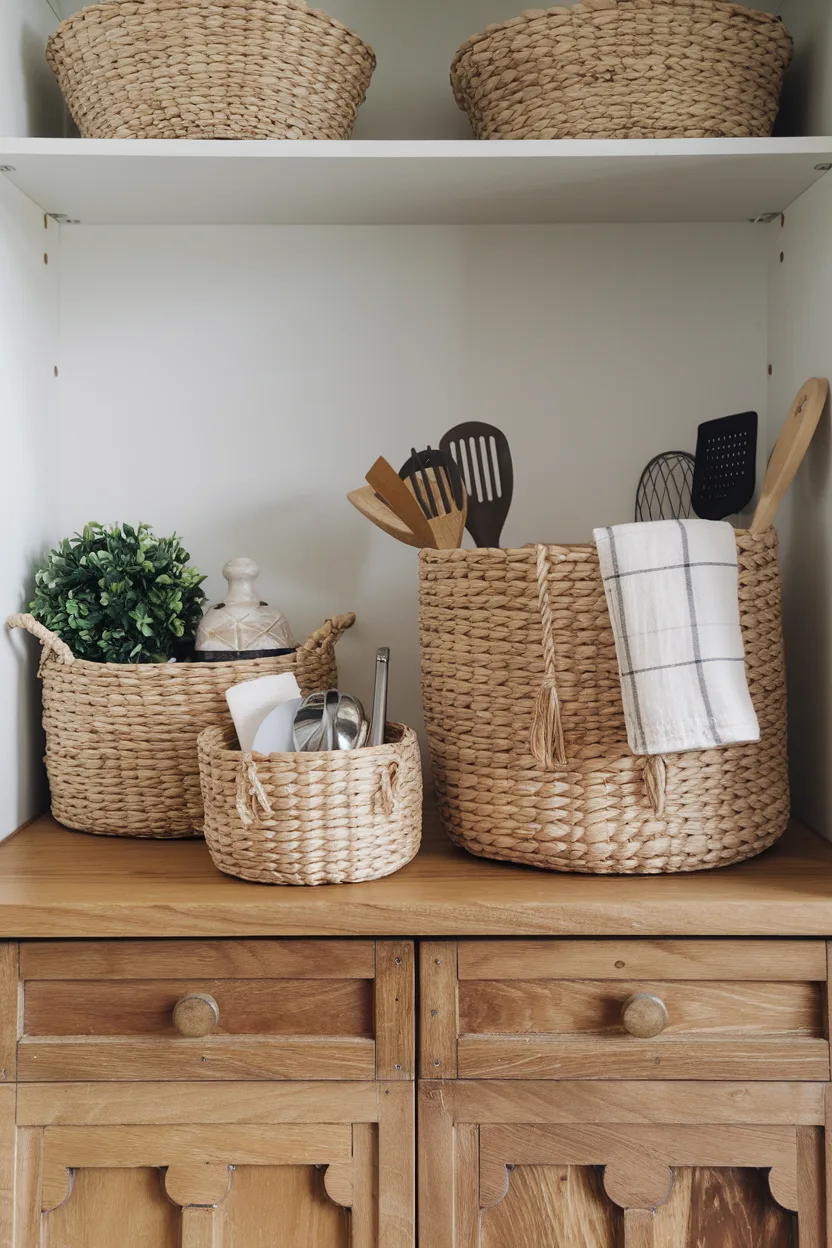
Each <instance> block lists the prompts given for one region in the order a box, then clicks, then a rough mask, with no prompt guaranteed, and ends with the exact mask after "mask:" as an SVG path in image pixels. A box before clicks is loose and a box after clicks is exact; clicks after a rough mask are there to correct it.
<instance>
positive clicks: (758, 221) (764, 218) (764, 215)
mask: <svg viewBox="0 0 832 1248" xmlns="http://www.w3.org/2000/svg"><path fill="white" fill-rule="evenodd" d="M781 215H782V214H781V213H779V212H761V213H760V215H759V217H749V218H748V219H749V221H750V222H751V224H752V225H771V223H772V221H777V220H778V218H779V217H780V216H781Z"/></svg>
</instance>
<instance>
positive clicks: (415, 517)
mask: <svg viewBox="0 0 832 1248" xmlns="http://www.w3.org/2000/svg"><path fill="white" fill-rule="evenodd" d="M366 479H367V484H368V485H371V486H372V487H373V489H374V490H375V492H376V494H378V495H379V497H380V498H381V500H382V502H384V503H386V504H387V506H388V507H389V508H390V510H391V511H392V512H394V513H395V515H396V516H398V518H399V520H401V522H402V523H403V524H405V525H406V526H407V528H408V529H409V530H410V532H411V533H412V534H413V536H414V537H415V538H416V540H417V541H418V543H419V545H420V546H421V547H425V546H427V547H430V548H431V549H432V550H437V549H438V543H437V540H436V537H435V536H434V533H433V530H432V528H431V526H430V525H429V524H428V522H427V518H426V516H425V514H424V512H423V511H422V508H421V507H420V506H419V504H418V503H417V501H416V499H415V498H414V497H413V494H411V492H410V490H409V489H408V488H407V486H406V485H405V483H404V481H402V479H401V477H400V476H399V474H398V473H397V472H396V470H395V469H394V468H392V467H391V465H390V464H389V463H388V462H387V460H386V459H384V458H379V459H377V460H376V462H375V463H374V464H373V466H372V468H371V469H370V471H369V472H368V473H367V478H366Z"/></svg>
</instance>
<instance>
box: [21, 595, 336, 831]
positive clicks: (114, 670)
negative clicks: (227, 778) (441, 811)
mask: <svg viewBox="0 0 832 1248" xmlns="http://www.w3.org/2000/svg"><path fill="white" fill-rule="evenodd" d="M7 623H8V625H9V627H10V628H25V629H26V630H27V631H28V632H30V633H32V634H33V635H34V636H35V637H37V638H38V640H39V641H40V642H41V643H42V645H43V657H42V659H41V664H40V676H41V680H42V681H43V726H44V730H45V732H46V770H47V772H48V775H49V789H50V792H51V797H52V814H53V815H54V816H55V818H56V819H57V820H58V822H59V823H63V824H66V826H67V827H69V828H75V829H77V830H78V831H81V832H97V833H99V834H100V835H102V836H149V837H157V838H166V839H167V838H172V837H182V836H198V835H199V834H200V833H201V831H202V796H201V794H200V789H199V762H198V759H197V749H196V742H197V737H198V736H199V733H200V732H201V731H202V729H203V728H205V727H207V726H208V725H210V724H216V725H222V726H223V727H227V726H228V725H229V724H230V722H231V716H230V713H229V710H228V703H227V702H226V700H225V691H226V689H228V688H229V687H230V686H231V685H235V684H237V683H238V682H240V681H243V680H254V679H256V677H258V676H272V675H275V674H277V673H279V672H294V674H295V676H296V678H297V681H298V684H299V685H300V687H301V691H302V692H303V693H304V694H307V693H314V692H315V691H316V690H319V689H330V688H333V687H334V686H336V685H337V683H338V671H337V668H336V666H335V652H334V651H335V643H336V642H337V640H338V638H339V637H340V636H341V634H342V633H343V632H344V631H345V630H346V629H348V628H350V627H352V625H353V624H354V623H355V616H354V615H352V614H349V615H341V616H336V617H335V618H334V619H332V620H327V622H326V624H324V625H323V626H322V627H321V628H319V629H317V630H316V632H314V633H313V634H312V636H311V637H309V638H308V639H307V640H306V641H305V642H304V643H303V645H302V646H299V647H298V649H297V650H296V651H294V653H292V654H285V655H278V656H276V657H275V658H268V659H246V660H243V661H241V662H238V663H90V662H88V661H87V660H86V659H78V658H76V657H75V655H74V654H73V653H72V651H71V650H70V648H69V646H68V645H67V644H66V642H64V641H61V639H60V637H57V636H56V635H55V634H54V633H52V632H50V631H49V629H48V628H44V626H43V625H42V624H39V623H38V622H37V620H35V619H34V617H33V616H31V615H13V616H11V618H10V619H9V620H8V621H7Z"/></svg>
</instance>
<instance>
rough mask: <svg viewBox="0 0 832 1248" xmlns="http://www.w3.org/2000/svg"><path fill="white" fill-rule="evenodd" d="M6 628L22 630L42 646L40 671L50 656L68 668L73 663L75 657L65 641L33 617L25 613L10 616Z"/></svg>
mask: <svg viewBox="0 0 832 1248" xmlns="http://www.w3.org/2000/svg"><path fill="white" fill-rule="evenodd" d="M6 627H7V628H22V629H25V631H26V632H27V633H31V634H32V636H33V637H37V639H38V641H39V642H40V643H41V645H42V646H43V657H42V658H41V661H40V666H41V669H43V665H44V663H45V662H46V660H47V659H48V658H49V657H50V655H54V656H55V658H56V659H58V660H59V661H60V662H61V663H65V664H66V665H67V666H69V664H70V663H74V662H75V655H74V654H73V653H72V651H71V650H70V648H69V646H68V645H67V644H66V642H65V641H62V640H61V638H60V637H59V636H58V634H57V633H53V632H51V631H50V629H48V628H47V627H46V625H45V624H41V623H39V622H38V621H37V620H36V619H35V617H34V616H33V615H30V614H29V613H28V612H25V613H24V614H21V615H10V616H9V618H8V619H7V620H6Z"/></svg>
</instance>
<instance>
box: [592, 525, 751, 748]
mask: <svg viewBox="0 0 832 1248" xmlns="http://www.w3.org/2000/svg"><path fill="white" fill-rule="evenodd" d="M594 536H595V545H596V547H597V549H598V558H599V561H600V564H601V575H602V577H603V581H604V589H605V591H606V595H607V605H608V607H609V612H610V620H611V622H612V630H613V635H614V637H615V648H616V654H617V656H618V667H619V672H620V675H621V694H622V699H623V702H624V717H625V720H626V724H627V739H628V741H629V744H630V748H631V750H632V751H633V753H634V754H675V753H679V752H680V751H682V750H701V749H709V748H713V747H714V746H720V745H730V744H735V743H737V742H740V741H759V739H760V729H759V725H758V723H757V716H756V715H755V713H754V707H753V706H752V704H751V697H750V695H749V692H748V683H747V681H746V678H745V654H744V650H743V643H742V633H741V630H740V614H739V601H738V594H737V590H738V572H737V545H736V538H735V535H734V530H733V528H732V527H731V525H730V524H721V523H720V524H714V523H712V522H710V521H708V520H660V521H657V522H656V523H654V524H621V525H616V526H615V527H613V528H608V529H596V530H595V534H594Z"/></svg>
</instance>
